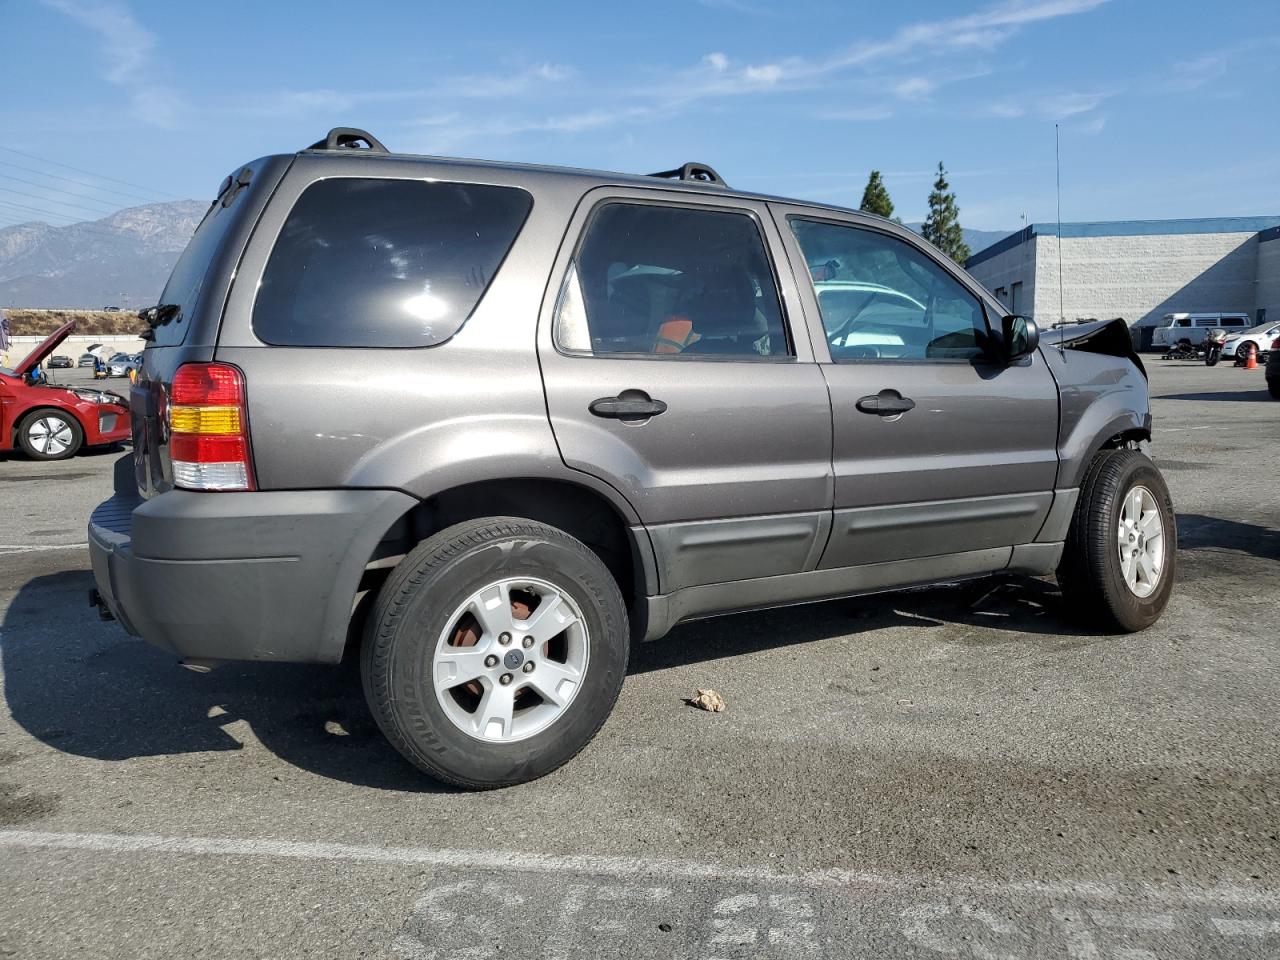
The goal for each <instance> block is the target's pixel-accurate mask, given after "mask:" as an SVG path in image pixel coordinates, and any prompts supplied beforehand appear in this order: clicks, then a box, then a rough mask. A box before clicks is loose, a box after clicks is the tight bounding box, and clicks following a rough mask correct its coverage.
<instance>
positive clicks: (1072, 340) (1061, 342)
mask: <svg viewBox="0 0 1280 960" xmlns="http://www.w3.org/2000/svg"><path fill="white" fill-rule="evenodd" d="M1040 346H1042V347H1060V348H1067V349H1074V350H1086V351H1088V352H1089V353H1103V354H1107V355H1109V356H1113V357H1123V358H1125V359H1127V360H1130V361H1132V362H1133V365H1134V366H1135V367H1137V368H1138V369H1139V370H1140V371H1142V375H1143V376H1144V377H1145V376H1146V375H1147V368H1146V367H1145V366H1143V364H1142V358H1141V357H1139V356H1138V352H1137V351H1136V350H1134V349H1133V337H1132V336H1131V335H1130V333H1129V325H1128V324H1127V323H1125V322H1124V321H1123V320H1120V319H1116V320H1094V321H1092V322H1090V323H1074V324H1070V325H1067V326H1062V327H1054V328H1052V329H1050V330H1046V331H1045V332H1044V333H1043V334H1041V336H1040Z"/></svg>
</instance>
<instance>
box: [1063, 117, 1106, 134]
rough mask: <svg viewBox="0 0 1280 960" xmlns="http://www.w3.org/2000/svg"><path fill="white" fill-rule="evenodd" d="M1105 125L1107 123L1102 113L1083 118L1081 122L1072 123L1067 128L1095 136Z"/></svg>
mask: <svg viewBox="0 0 1280 960" xmlns="http://www.w3.org/2000/svg"><path fill="white" fill-rule="evenodd" d="M1106 125H1107V118H1106V117H1104V116H1102V115H1098V116H1096V117H1091V118H1090V119H1088V120H1085V121H1084V122H1083V123H1074V124H1072V125H1071V127H1070V128H1069V129H1071V130H1074V131H1076V132H1078V133H1087V134H1089V135H1090V136H1097V135H1098V134H1099V133H1101V132H1102V131H1103V129H1104V128H1105V127H1106Z"/></svg>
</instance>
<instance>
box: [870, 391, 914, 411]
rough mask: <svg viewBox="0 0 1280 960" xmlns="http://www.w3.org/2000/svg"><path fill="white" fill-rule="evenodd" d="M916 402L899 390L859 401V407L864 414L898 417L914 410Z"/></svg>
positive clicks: (875, 394)
mask: <svg viewBox="0 0 1280 960" xmlns="http://www.w3.org/2000/svg"><path fill="white" fill-rule="evenodd" d="M915 406H916V402H915V401H914V400H912V399H910V398H908V397H904V396H903V395H902V394H900V393H899V392H898V391H897V390H881V391H880V392H879V393H873V394H872V395H871V396H869V397H863V398H862V399H861V400H859V401H858V403H857V407H858V409H859V410H860V411H862V412H863V413H874V414H877V415H878V416H881V417H896V416H898V415H899V414H903V413H906V412H907V411H908V410H914V409H915Z"/></svg>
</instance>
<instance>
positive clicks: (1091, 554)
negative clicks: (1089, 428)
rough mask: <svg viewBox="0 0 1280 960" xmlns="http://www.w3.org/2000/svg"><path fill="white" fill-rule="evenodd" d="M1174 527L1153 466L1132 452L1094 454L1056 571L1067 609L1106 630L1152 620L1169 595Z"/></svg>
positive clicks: (1163, 488) (1170, 507) (1163, 486)
mask: <svg viewBox="0 0 1280 960" xmlns="http://www.w3.org/2000/svg"><path fill="white" fill-rule="evenodd" d="M1176 523H1177V521H1176V518H1175V516H1174V513H1173V501H1172V499H1171V498H1170V496H1169V488H1168V486H1167V485H1166V484H1165V482H1164V477H1163V476H1161V475H1160V471H1159V470H1158V469H1157V468H1156V465H1155V464H1154V463H1152V462H1151V461H1150V460H1149V459H1148V458H1147V457H1146V456H1144V455H1143V454H1141V453H1138V452H1137V451H1135V450H1104V451H1102V452H1101V453H1099V454H1098V455H1097V456H1096V457H1095V458H1094V460H1093V463H1092V464H1090V466H1089V470H1088V472H1087V473H1086V474H1085V481H1084V483H1083V484H1081V487H1080V500H1079V502H1078V503H1077V504H1076V512H1075V516H1074V517H1073V518H1072V520H1071V527H1070V530H1069V531H1068V533H1067V542H1066V545H1065V548H1064V550H1063V554H1062V562H1061V563H1060V564H1059V566H1058V584H1059V585H1060V586H1061V587H1062V595H1063V599H1064V600H1065V601H1066V606H1067V608H1068V609H1069V610H1072V611H1075V612H1076V613H1077V614H1078V615H1079V616H1080V617H1081V618H1082V619H1083V620H1085V621H1086V622H1088V623H1089V624H1090V625H1092V626H1095V627H1098V628H1101V629H1103V630H1107V631H1116V632H1126V633H1132V632H1135V631H1138V630H1144V629H1146V628H1147V627H1149V626H1151V624H1153V623H1155V622H1156V621H1157V620H1158V619H1160V614H1162V613H1163V612H1164V608H1165V605H1166V604H1167V603H1168V602H1169V595H1170V593H1171V592H1172V591H1173V579H1174V567H1175V565H1176V557H1177V549H1178V542H1177V541H1178V530H1177V525H1176Z"/></svg>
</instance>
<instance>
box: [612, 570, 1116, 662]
mask: <svg viewBox="0 0 1280 960" xmlns="http://www.w3.org/2000/svg"><path fill="white" fill-rule="evenodd" d="M890 627H914V628H919V629H924V630H930V629H937V628H943V627H950V628H953V629H952V630H951V631H950V632H949V634H948V637H949V639H951V640H953V641H954V642H958V643H961V644H970V645H977V644H982V645H989V644H993V643H1025V642H1026V637H1027V635H1038V636H1042V637H1046V638H1054V639H1056V640H1060V639H1068V640H1090V641H1092V640H1096V639H1098V638H1097V637H1096V636H1095V635H1094V634H1092V633H1090V632H1089V631H1088V630H1087V629H1085V628H1082V627H1079V626H1077V625H1076V624H1075V623H1073V622H1072V620H1071V619H1070V618H1069V617H1068V616H1067V612H1066V611H1065V610H1064V609H1063V606H1062V595H1061V594H1060V593H1059V591H1058V588H1057V585H1056V584H1054V583H1053V582H1051V581H1048V580H1036V579H1032V578H1030V577H1016V576H996V577H985V578H983V579H981V580H973V581H968V582H965V583H960V584H954V585H946V586H936V587H925V588H921V589H916V590H907V591H900V592H897V593H883V594H875V595H873V596H866V597H855V598H851V599H847V600H827V601H823V602H821V603H812V604H805V605H802V606H796V607H786V608H781V609H776V610H763V611H755V612H752V613H742V614H736V615H733V616H728V617H716V618H714V619H710V620H701V621H697V622H694V623H686V624H683V625H681V626H679V627H677V628H676V629H675V630H673V631H672V632H671V633H670V634H669V635H668V636H666V637H664V638H662V639H661V640H656V641H654V642H652V643H646V644H640V645H638V646H636V647H633V648H632V652H631V671H630V672H632V673H647V672H649V671H651V670H665V669H668V668H671V667H676V666H682V665H684V664H689V663H701V662H704V661H707V660H715V659H719V658H721V657H732V656H737V655H739V654H747V653H755V652H757V651H761V650H768V649H774V648H777V647H783V646H788V645H792V644H796V645H799V644H805V643H810V642H813V641H819V640H827V639H834V638H837V637H846V636H849V635H850V634H856V633H862V632H869V631H872V630H882V629H886V628H890ZM955 627H961V628H967V629H961V630H955V629H954V628H955ZM978 628H983V629H978ZM987 631H995V632H987Z"/></svg>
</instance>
